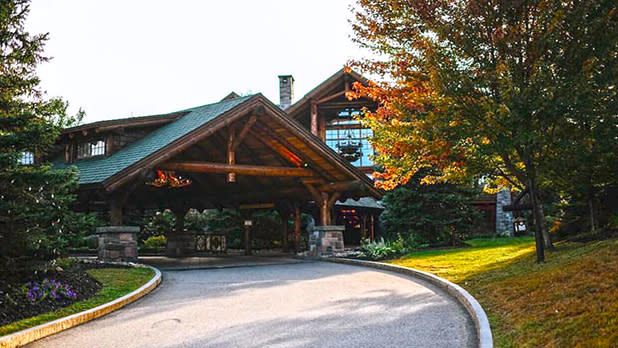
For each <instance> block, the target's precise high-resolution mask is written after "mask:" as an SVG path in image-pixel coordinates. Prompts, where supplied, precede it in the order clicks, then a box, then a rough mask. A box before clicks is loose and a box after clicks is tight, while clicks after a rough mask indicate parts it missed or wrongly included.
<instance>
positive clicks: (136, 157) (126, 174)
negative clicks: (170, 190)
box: [55, 94, 382, 198]
mask: <svg viewBox="0 0 618 348" xmlns="http://www.w3.org/2000/svg"><path fill="white" fill-rule="evenodd" d="M256 108H262V109H264V110H265V112H266V114H267V115H270V117H272V120H274V121H276V122H277V124H278V125H280V126H281V127H283V128H282V129H285V132H287V134H288V136H289V137H292V138H293V139H297V140H298V141H300V142H301V143H302V144H303V147H304V148H305V150H303V151H307V152H306V154H309V153H313V154H317V155H318V156H319V159H320V162H322V163H323V164H320V166H326V165H327V166H329V168H332V169H333V170H336V171H337V172H338V173H339V174H340V175H339V176H344V177H346V178H347V179H346V180H350V179H353V180H359V181H361V182H362V183H363V186H364V187H365V188H366V191H365V192H368V193H369V194H370V195H372V196H373V197H377V198H379V197H381V195H382V193H381V191H380V190H378V189H376V188H374V187H373V182H372V181H371V180H370V179H369V178H368V177H367V176H366V175H365V174H363V173H362V172H361V171H360V170H359V169H357V168H356V167H354V166H352V165H351V164H350V163H348V162H346V161H345V160H343V159H342V158H341V156H339V155H338V154H337V153H336V152H334V151H333V150H332V149H331V148H330V147H328V146H327V145H326V144H325V143H323V142H321V141H320V140H319V139H317V138H316V137H315V136H313V135H312V134H311V133H310V132H309V131H308V130H306V129H305V128H304V127H303V126H302V125H301V124H300V123H298V122H297V121H295V120H293V119H291V118H290V117H289V116H288V115H287V114H286V113H285V112H284V111H283V110H281V109H280V108H279V107H277V106H276V105H275V104H273V103H272V102H271V101H269V100H268V99H267V98H265V97H264V96H262V95H261V94H255V95H251V96H245V97H238V98H234V99H228V100H224V101H220V102H218V103H213V104H208V105H204V106H199V107H195V108H190V109H186V110H181V111H179V112H181V113H183V116H181V117H179V118H178V119H176V120H174V121H173V122H171V123H169V124H167V125H164V126H162V127H160V128H158V129H156V130H154V131H153V132H152V133H149V134H148V135H146V136H145V137H144V138H141V139H139V140H137V141H135V142H134V143H131V144H129V145H127V146H126V147H124V148H122V149H120V150H118V152H115V153H113V154H111V155H109V156H107V157H100V158H93V159H90V160H82V161H78V162H76V163H74V164H70V165H75V166H76V167H77V168H78V169H79V172H80V185H102V186H103V187H104V188H106V189H107V190H108V191H113V190H115V189H116V188H118V187H120V186H122V185H124V183H126V182H128V181H130V180H131V179H132V178H134V177H135V176H136V175H137V174H138V173H139V172H140V171H141V170H143V169H146V168H152V167H154V166H156V165H157V164H159V163H164V162H165V161H166V160H168V159H169V158H171V157H173V156H175V155H176V154H179V153H181V152H182V151H184V150H185V149H187V148H188V147H190V146H192V145H193V144H195V143H197V142H198V141H200V140H201V139H204V138H205V137H208V136H209V135H212V134H214V133H215V132H217V131H218V130H219V129H222V127H224V126H225V125H228V124H231V123H233V122H235V121H236V120H237V119H239V118H241V117H243V116H245V115H247V114H248V113H249V112H250V111H251V110H256ZM55 165H56V166H57V167H66V166H67V164H65V163H60V164H55Z"/></svg>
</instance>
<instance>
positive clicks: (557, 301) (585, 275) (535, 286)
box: [388, 237, 618, 347]
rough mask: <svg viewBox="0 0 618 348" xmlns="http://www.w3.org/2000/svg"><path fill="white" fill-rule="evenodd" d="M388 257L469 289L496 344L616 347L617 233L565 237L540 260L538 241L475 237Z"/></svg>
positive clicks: (504, 345) (528, 238) (617, 314)
mask: <svg viewBox="0 0 618 348" xmlns="http://www.w3.org/2000/svg"><path fill="white" fill-rule="evenodd" d="M466 243H467V244H469V245H470V247H467V248H461V249H448V250H432V251H421V252H414V253H411V254H408V255H406V256H404V257H401V258H399V259H395V260H390V261H388V262H390V263H394V264H397V265H401V266H406V267H412V268H416V269H419V270H423V271H427V272H430V273H433V274H436V275H438V276H440V277H443V278H446V279H448V280H450V281H452V282H455V283H457V284H459V285H461V286H462V287H463V288H465V289H466V290H468V292H470V294H472V296H474V297H475V298H476V299H477V300H478V301H479V302H480V303H481V305H482V306H483V308H484V309H485V311H486V312H487V315H488V317H489V320H490V324H491V326H492V332H493V336H494V343H495V346H496V347H541V346H545V347H547V346H549V347H615V346H617V345H618V320H617V318H618V296H616V289H617V288H618V277H616V274H617V273H618V239H608V240H600V241H589V242H586V243H580V242H569V241H565V242H559V243H556V246H555V247H556V250H555V251H553V252H551V253H549V254H548V257H547V259H546V261H545V263H542V264H537V263H536V262H535V257H534V239H533V238H531V237H522V238H497V239H472V240H468V241H467V242H466Z"/></svg>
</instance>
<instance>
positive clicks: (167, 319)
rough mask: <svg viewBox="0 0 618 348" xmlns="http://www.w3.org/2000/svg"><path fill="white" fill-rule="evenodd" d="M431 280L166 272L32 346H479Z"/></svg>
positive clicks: (293, 267)
mask: <svg viewBox="0 0 618 348" xmlns="http://www.w3.org/2000/svg"><path fill="white" fill-rule="evenodd" d="M475 342H476V337H475V334H474V327H473V324H472V321H471V319H470V318H469V316H468V315H467V313H466V312H465V310H464V309H463V307H461V306H460V305H459V304H458V303H457V302H456V301H455V300H454V299H453V298H451V297H450V296H449V295H447V294H446V293H444V292H443V291H442V290H440V289H438V288H436V287H434V286H432V285H430V284H427V283H425V282H422V281H419V280H414V279H411V278H408V277H405V276H401V275H396V274H393V273H389V272H382V271H378V270H373V269H367V268H362V267H355V266H348V265H341V264H332V263H326V262H304V263H296V264H280V265H262V266H256V267H234V268H224V269H202V270H190V271H167V272H164V273H163V282H162V283H161V285H160V286H159V287H158V288H157V289H156V290H154V291H153V292H152V293H151V294H149V295H147V296H146V297H145V298H143V299H141V300H138V301H137V302H135V303H133V304H130V305H129V306H127V307H125V308H123V309H120V310H118V311H116V312H114V313H112V314H110V315H107V316H105V317H103V318H101V319H98V320H95V321H92V322H90V323H87V324H84V325H82V326H79V327H76V328H73V329H70V330H67V331H64V332H62V333H59V334H57V335H54V336H51V337H48V338H46V339H43V340H40V341H37V342H34V343H32V344H31V345H29V346H28V347H63V348H65V347H66V348H70V347H79V348H82V347H91V348H95V347H290V348H291V347H473V346H475Z"/></svg>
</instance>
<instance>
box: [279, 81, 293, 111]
mask: <svg viewBox="0 0 618 348" xmlns="http://www.w3.org/2000/svg"><path fill="white" fill-rule="evenodd" d="M292 100H294V77H292V75H279V107H280V108H282V109H283V110H285V109H287V108H289V107H290V105H292Z"/></svg>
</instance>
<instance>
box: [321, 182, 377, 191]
mask: <svg viewBox="0 0 618 348" xmlns="http://www.w3.org/2000/svg"><path fill="white" fill-rule="evenodd" d="M317 189H318V191H321V192H336V191H363V190H364V189H365V186H364V185H363V183H362V182H361V181H360V180H352V181H340V182H331V183H328V184H324V185H321V186H319V187H318V188H317Z"/></svg>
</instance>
